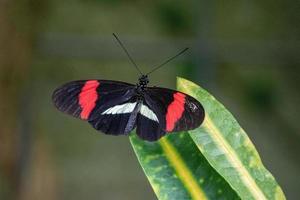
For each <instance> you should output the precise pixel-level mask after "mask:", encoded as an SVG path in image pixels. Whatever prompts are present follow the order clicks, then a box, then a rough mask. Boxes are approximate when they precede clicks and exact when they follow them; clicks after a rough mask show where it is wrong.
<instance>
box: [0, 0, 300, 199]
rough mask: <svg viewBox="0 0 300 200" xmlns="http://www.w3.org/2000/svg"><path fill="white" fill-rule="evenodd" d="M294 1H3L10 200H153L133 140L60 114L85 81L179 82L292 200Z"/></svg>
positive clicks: (296, 71)
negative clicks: (204, 98)
mask: <svg viewBox="0 0 300 200" xmlns="http://www.w3.org/2000/svg"><path fill="white" fill-rule="evenodd" d="M296 4H297V3H296V2H295V1H292V0H278V1H271V0H265V1H248V0H241V1H203V0H197V1H196V0H187V1H179V0H172V1H171V0H163V1H161V0H152V1H150V0H149V1H146V0H145V1H134V0H123V1H120V0H38V1H35V0H1V1H0V109H1V110H0V199H8V200H9V199H18V200H19V199H21V200H32V199H43V200H50V199H51V200H52V199H73V200H77V199H78V200H79V199H125V200H126V199H131V200H133V199H145V200H146V199H155V195H154V193H153V192H152V189H151V186H150V184H149V183H148V181H147V179H146V177H145V176H144V174H143V171H142V169H141V167H140V166H139V164H138V162H137V159H136V157H135V155H134V153H133V150H132V148H131V146H130V144H129V140H128V138H127V137H113V136H105V135H103V134H100V133H98V132H96V131H95V130H93V129H92V128H91V127H90V126H89V124H87V123H83V122H81V121H80V120H76V119H73V118H71V117H68V116H66V115H64V114H62V113H60V112H58V111H57V110H56V109H55V108H54V106H53V105H52V102H51V94H52V92H53V90H54V89H55V88H56V87H58V86H59V85H61V84H63V83H64V82H67V81H70V80H76V79H89V78H97V79H115V80H122V81H127V82H132V83H135V82H136V81H137V77H138V73H137V71H136V70H135V69H134V67H133V66H132V64H130V63H129V61H128V59H127V58H126V56H125V54H124V52H123V51H122V50H121V49H120V47H119V46H118V44H117V43H116V41H115V40H114V38H113V37H112V33H113V32H115V33H117V34H118V35H119V37H120V38H121V40H123V42H124V43H125V44H126V46H127V48H128V49H129V51H130V52H131V54H132V56H133V57H134V58H135V60H136V62H137V63H138V65H139V66H140V67H141V69H142V70H143V71H144V72H147V71H149V70H150V69H151V68H152V67H153V66H155V65H157V64H159V63H160V62H162V61H163V60H165V59H167V58H168V57H170V56H173V55H174V54H176V53H177V52H178V51H179V50H181V49H183V48H184V47H190V50H189V52H187V53H186V54H185V55H183V56H181V57H180V58H178V59H176V60H174V61H173V62H172V63H170V64H168V65H167V66H165V67H164V68H162V69H160V70H159V71H157V72H156V73H153V74H152V75H151V77H150V81H151V83H150V84H151V85H156V86H164V87H170V88H175V82H176V76H181V77H185V78H188V79H190V80H192V81H194V82H196V83H198V84H200V85H201V86H203V87H204V88H206V89H207V90H209V91H210V92H211V93H212V94H213V95H214V96H215V97H216V98H217V99H219V100H220V101H221V102H223V103H224V104H225V106H226V107H227V108H228V109H229V110H230V111H231V112H232V113H233V114H234V116H235V117H236V118H237V119H238V121H239V122H240V124H241V125H242V127H243V128H244V129H245V130H246V131H247V133H248V134H249V137H250V138H251V139H252V140H253V142H254V144H255V145H256V147H257V149H258V151H259V153H260V155H261V157H262V160H263V162H264V164H265V165H266V167H267V168H268V169H269V170H270V171H271V172H272V173H273V175H274V176H275V177H276V179H277V181H278V182H279V184H280V185H281V186H282V187H283V190H284V192H285V194H286V196H287V197H288V199H297V198H299V194H300V192H299V185H300V179H299V177H300V171H299V169H300V167H299V166H300V156H299V153H300V126H299V113H300V107H299V103H300V92H299V89H300V87H299V86H300V78H299V77H300V68H299V64H300V58H299V50H300V42H299V35H300V30H299V21H300V19H299V5H296Z"/></svg>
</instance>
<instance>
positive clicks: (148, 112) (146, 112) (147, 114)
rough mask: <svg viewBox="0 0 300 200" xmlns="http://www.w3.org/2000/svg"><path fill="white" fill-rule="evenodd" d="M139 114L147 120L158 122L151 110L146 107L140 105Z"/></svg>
mask: <svg viewBox="0 0 300 200" xmlns="http://www.w3.org/2000/svg"><path fill="white" fill-rule="evenodd" d="M140 113H141V115H143V116H145V117H147V118H148V119H151V120H153V121H157V122H158V119H157V117H156V115H155V114H154V112H153V111H152V110H150V109H149V108H148V107H147V106H145V105H142V107H141V111H140Z"/></svg>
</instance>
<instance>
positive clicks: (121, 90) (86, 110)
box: [52, 80, 134, 120]
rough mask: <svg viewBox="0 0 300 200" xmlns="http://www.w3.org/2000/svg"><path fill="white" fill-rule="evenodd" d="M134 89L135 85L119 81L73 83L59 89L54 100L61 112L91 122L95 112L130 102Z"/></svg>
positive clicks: (54, 94) (53, 97)
mask: <svg viewBox="0 0 300 200" xmlns="http://www.w3.org/2000/svg"><path fill="white" fill-rule="evenodd" d="M132 88H134V85H132V84H129V83H124V82H119V81H108V80H80V81H72V82H69V83H66V84H64V85H63V86H61V87H59V88H57V89H56V90H55V91H54V93H53V96H52V99H53V102H54V105H55V106H56V107H57V108H58V109H59V110H60V111H62V112H65V113H67V114H70V115H72V116H74V117H77V118H80V119H83V120H89V119H90V118H91V117H93V116H94V114H93V113H96V112H94V111H95V110H99V109H101V108H103V107H105V106H107V107H109V106H110V105H111V104H117V103H121V102H124V101H126V100H128V99H129V98H128V96H130V94H128V93H129V92H130V89H132ZM126 94H127V96H126Z"/></svg>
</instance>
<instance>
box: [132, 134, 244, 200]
mask: <svg viewBox="0 0 300 200" xmlns="http://www.w3.org/2000/svg"><path fill="white" fill-rule="evenodd" d="M130 141H131V144H132V146H133V149H134V151H135V153H136V155H137V157H138V160H139V162H140V164H141V166H142V168H143V170H144V172H145V174H146V176H147V178H148V180H149V182H150V184H151V186H152V188H153V190H154V192H155V194H156V195H157V197H158V199H160V200H173V199H180V200H184V199H199V200H200V199H201V200H205V199H224V200H225V199H228V200H234V199H239V197H238V196H237V194H236V192H235V191H234V190H233V189H232V188H231V187H230V186H229V184H228V183H227V182H226V181H224V179H223V178H222V177H221V176H220V175H219V174H218V173H217V172H216V171H215V170H214V169H213V168H212V167H211V166H210V165H209V163H208V162H207V161H206V159H205V158H204V156H203V155H202V154H201V153H200V151H199V149H198V148H197V146H196V145H195V143H194V141H193V140H192V139H191V137H190V136H189V134H188V133H187V132H183V133H175V134H173V133H171V134H169V135H168V136H165V137H163V138H161V139H160V140H159V141H157V142H147V141H143V140H140V139H139V138H138V137H137V136H136V135H135V134H132V135H131V136H130Z"/></svg>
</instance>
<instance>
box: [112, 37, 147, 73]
mask: <svg viewBox="0 0 300 200" xmlns="http://www.w3.org/2000/svg"><path fill="white" fill-rule="evenodd" d="M113 36H114V37H115V38H116V40H117V41H118V43H119V44H120V46H121V47H122V49H123V50H124V51H125V53H126V55H127V57H128V58H129V60H130V61H131V63H132V64H133V65H134V66H135V68H136V69H137V71H138V72H139V73H140V74H141V75H143V73H142V72H141V70H140V69H139V67H138V66H137V65H136V63H135V62H134V60H133V59H132V57H131V56H130V54H129V53H128V51H127V49H126V48H125V46H124V45H123V43H122V42H121V40H120V39H119V38H118V36H117V35H116V34H115V33H113Z"/></svg>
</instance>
